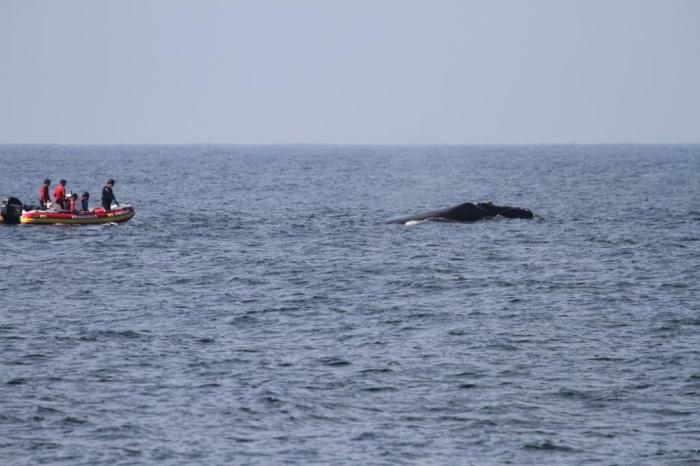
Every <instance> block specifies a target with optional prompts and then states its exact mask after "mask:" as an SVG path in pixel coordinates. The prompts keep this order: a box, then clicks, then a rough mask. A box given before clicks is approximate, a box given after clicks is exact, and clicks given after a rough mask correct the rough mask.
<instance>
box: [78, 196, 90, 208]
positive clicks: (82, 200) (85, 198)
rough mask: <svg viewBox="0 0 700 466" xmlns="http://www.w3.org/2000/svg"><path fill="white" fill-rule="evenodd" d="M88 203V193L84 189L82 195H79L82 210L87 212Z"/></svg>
mask: <svg viewBox="0 0 700 466" xmlns="http://www.w3.org/2000/svg"><path fill="white" fill-rule="evenodd" d="M89 203H90V193H89V192H87V191H85V192H84V193H83V195H82V196H80V207H82V208H83V211H84V212H89V211H90V209H89V208H88V204H89Z"/></svg>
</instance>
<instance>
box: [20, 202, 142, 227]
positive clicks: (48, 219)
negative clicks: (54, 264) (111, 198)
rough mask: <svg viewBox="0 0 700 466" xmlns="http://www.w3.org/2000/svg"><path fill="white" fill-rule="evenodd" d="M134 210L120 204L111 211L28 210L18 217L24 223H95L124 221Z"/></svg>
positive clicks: (131, 215) (101, 209) (99, 209)
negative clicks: (79, 212) (76, 212)
mask: <svg viewBox="0 0 700 466" xmlns="http://www.w3.org/2000/svg"><path fill="white" fill-rule="evenodd" d="M135 214H136V212H134V209H133V208H132V207H131V206H121V207H118V208H116V209H114V210H111V211H105V210H104V209H103V208H98V209H94V210H92V211H90V212H86V213H81V214H74V213H71V212H66V211H63V212H52V211H49V210H30V211H29V212H25V213H24V214H22V217H20V219H19V221H20V223H22V224H24V225H57V224H63V225H95V224H100V223H113V222H126V221H127V220H129V219H131V218H132V217H133V216H134V215H135Z"/></svg>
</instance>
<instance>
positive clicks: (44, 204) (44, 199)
mask: <svg viewBox="0 0 700 466" xmlns="http://www.w3.org/2000/svg"><path fill="white" fill-rule="evenodd" d="M49 186H51V180H50V179H48V178H46V179H45V180H44V184H42V185H41V188H39V206H40V207H41V209H42V210H46V209H48V208H49V205H51V196H49Z"/></svg>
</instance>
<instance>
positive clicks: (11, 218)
mask: <svg viewBox="0 0 700 466" xmlns="http://www.w3.org/2000/svg"><path fill="white" fill-rule="evenodd" d="M22 207H23V206H22V201H20V200H19V199H17V198H16V197H8V198H7V199H2V201H0V217H2V221H3V223H14V224H17V223H19V218H20V217H21V216H22Z"/></svg>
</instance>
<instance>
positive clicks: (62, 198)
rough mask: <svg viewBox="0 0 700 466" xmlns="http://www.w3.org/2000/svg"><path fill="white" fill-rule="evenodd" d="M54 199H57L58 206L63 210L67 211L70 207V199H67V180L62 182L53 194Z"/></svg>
mask: <svg viewBox="0 0 700 466" xmlns="http://www.w3.org/2000/svg"><path fill="white" fill-rule="evenodd" d="M53 197H54V199H56V204H58V205H60V206H61V210H66V207H68V202H67V201H68V199H66V180H61V181H59V182H58V186H56V190H55V191H54V192H53Z"/></svg>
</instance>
